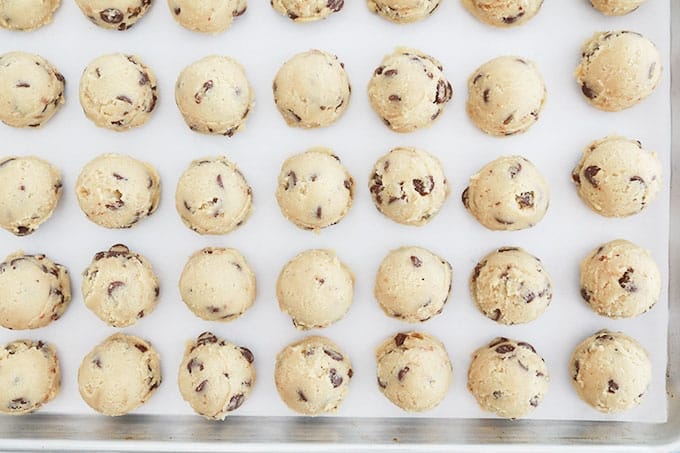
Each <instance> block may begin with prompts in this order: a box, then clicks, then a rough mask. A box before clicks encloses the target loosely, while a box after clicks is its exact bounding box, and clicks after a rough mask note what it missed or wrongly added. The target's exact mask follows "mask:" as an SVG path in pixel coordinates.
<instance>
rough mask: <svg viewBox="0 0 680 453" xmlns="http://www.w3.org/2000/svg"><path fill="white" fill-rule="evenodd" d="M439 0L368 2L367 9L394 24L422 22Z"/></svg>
mask: <svg viewBox="0 0 680 453" xmlns="http://www.w3.org/2000/svg"><path fill="white" fill-rule="evenodd" d="M440 1H441V0H368V9H369V10H371V11H372V12H374V13H377V14H379V15H380V16H382V17H383V18H385V19H387V20H389V21H391V22H394V23H396V24H410V23H412V22H418V21H419V20H423V19H425V18H426V17H428V16H430V14H432V13H434V10H436V9H437V7H438V6H439V2H440Z"/></svg>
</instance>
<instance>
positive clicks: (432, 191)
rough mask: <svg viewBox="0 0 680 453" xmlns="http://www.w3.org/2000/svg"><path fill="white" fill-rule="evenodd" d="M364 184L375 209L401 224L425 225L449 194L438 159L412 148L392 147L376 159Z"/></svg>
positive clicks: (437, 211)
mask: <svg viewBox="0 0 680 453" xmlns="http://www.w3.org/2000/svg"><path fill="white" fill-rule="evenodd" d="M368 187H369V190H370V192H371V196H372V197H373V203H375V207H376V208H378V211H380V212H381V213H383V214H384V215H385V216H387V217H389V218H390V219H392V220H394V221H395V222H397V223H401V224H404V225H414V226H422V225H425V224H426V223H428V222H429V221H430V220H432V218H433V217H434V216H435V215H437V213H439V210H440V209H441V207H442V206H443V205H444V202H445V201H446V199H447V198H448V196H449V185H448V182H447V181H446V176H445V175H444V169H443V168H442V166H441V163H440V162H439V159H437V158H436V157H435V156H433V155H432V154H429V153H427V152H425V151H422V150H419V149H416V148H401V147H400V148H395V149H393V150H392V151H390V152H389V153H387V154H386V155H384V156H383V157H381V158H380V159H378V161H377V162H376V164H375V166H374V167H373V172H372V173H371V178H370V179H369V181H368Z"/></svg>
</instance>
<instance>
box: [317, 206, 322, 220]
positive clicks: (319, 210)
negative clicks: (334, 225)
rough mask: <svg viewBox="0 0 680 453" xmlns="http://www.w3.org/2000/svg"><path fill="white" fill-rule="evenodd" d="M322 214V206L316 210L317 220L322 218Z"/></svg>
mask: <svg viewBox="0 0 680 453" xmlns="http://www.w3.org/2000/svg"><path fill="white" fill-rule="evenodd" d="M321 213H322V211H321V206H318V207H317V208H316V218H317V219H320V218H321Z"/></svg>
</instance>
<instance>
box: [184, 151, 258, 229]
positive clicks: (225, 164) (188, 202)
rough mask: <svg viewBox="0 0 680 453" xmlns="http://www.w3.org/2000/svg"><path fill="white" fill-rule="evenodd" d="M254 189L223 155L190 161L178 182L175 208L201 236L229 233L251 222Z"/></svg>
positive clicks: (186, 223) (187, 224)
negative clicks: (247, 221) (249, 219)
mask: <svg viewBox="0 0 680 453" xmlns="http://www.w3.org/2000/svg"><path fill="white" fill-rule="evenodd" d="M252 203H253V190H252V189H251V188H250V186H249V185H248V181H246V178H245V177H244V176H243V173H241V171H240V170H239V169H238V168H237V167H236V165H235V164H234V163H232V162H230V161H228V160H227V158H226V157H224V156H218V157H206V158H203V159H198V160H195V161H193V162H191V165H189V168H188V169H187V170H186V171H185V172H184V173H183V174H182V176H181V177H180V179H179V182H178V183H177V191H176V193H175V207H176V208H177V212H178V213H179V215H180V217H182V221H183V222H184V224H185V225H186V226H188V227H189V228H191V229H192V230H194V231H195V232H197V233H199V234H226V233H229V232H230V231H232V230H234V229H236V228H238V227H239V226H241V224H243V222H245V221H246V220H247V219H248V216H250V212H251V210H252Z"/></svg>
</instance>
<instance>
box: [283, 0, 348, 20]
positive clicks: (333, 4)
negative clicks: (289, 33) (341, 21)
mask: <svg viewBox="0 0 680 453" xmlns="http://www.w3.org/2000/svg"><path fill="white" fill-rule="evenodd" d="M270 3H271V5H272V8H274V9H275V10H276V11H278V12H280V13H281V14H283V15H284V16H288V18H290V19H291V20H294V21H295V22H312V21H315V20H320V19H325V18H327V17H328V16H330V15H331V14H333V13H337V12H338V11H340V10H341V9H342V7H343V6H345V0H271V2H270Z"/></svg>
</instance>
